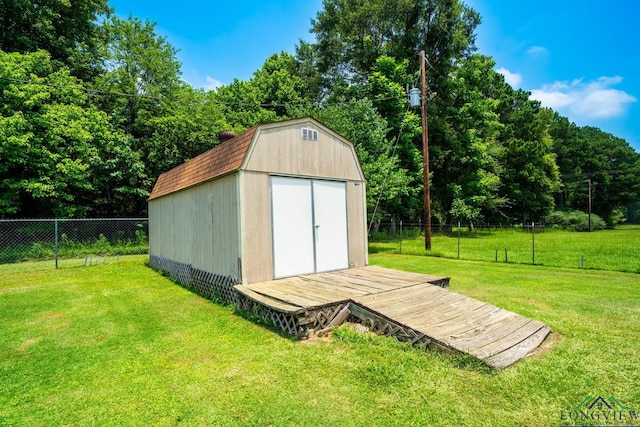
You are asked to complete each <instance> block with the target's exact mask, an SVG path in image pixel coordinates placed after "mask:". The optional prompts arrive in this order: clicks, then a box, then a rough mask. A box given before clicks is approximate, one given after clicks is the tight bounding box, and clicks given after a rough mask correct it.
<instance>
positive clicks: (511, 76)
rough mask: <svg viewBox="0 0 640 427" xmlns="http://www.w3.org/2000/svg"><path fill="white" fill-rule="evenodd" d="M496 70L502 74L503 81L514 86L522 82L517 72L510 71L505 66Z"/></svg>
mask: <svg viewBox="0 0 640 427" xmlns="http://www.w3.org/2000/svg"><path fill="white" fill-rule="evenodd" d="M496 72H498V73H500V74H502V75H503V76H504V81H505V82H507V83H509V84H510V85H511V86H512V87H514V88H518V86H520V83H522V76H521V75H520V74H518V73H512V72H511V71H509V70H507V69H506V68H498V69H497V70H496Z"/></svg>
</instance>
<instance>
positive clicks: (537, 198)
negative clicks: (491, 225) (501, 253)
mask: <svg viewBox="0 0 640 427" xmlns="http://www.w3.org/2000/svg"><path fill="white" fill-rule="evenodd" d="M529 95H530V94H529V93H528V92H525V91H522V90H518V91H512V92H511V93H510V94H509V96H505V97H503V98H502V99H501V121H502V123H503V124H504V128H503V131H502V133H501V141H502V144H503V146H504V157H503V159H502V163H503V165H504V168H505V172H504V174H503V184H504V186H505V190H506V191H505V193H506V195H507V197H508V198H509V203H510V209H509V210H508V211H507V215H508V216H509V217H511V218H513V219H519V220H521V221H522V223H523V224H524V223H527V222H529V221H541V220H542V219H543V218H544V217H545V216H546V215H547V214H548V213H549V212H551V210H552V209H553V208H554V205H555V200H554V195H555V194H556V193H557V192H558V190H559V188H560V175H559V172H558V166H557V164H556V155H555V153H554V152H553V140H552V138H551V135H550V134H549V127H550V125H551V122H552V120H553V111H552V110H550V109H545V108H540V104H539V102H537V101H532V100H530V99H529Z"/></svg>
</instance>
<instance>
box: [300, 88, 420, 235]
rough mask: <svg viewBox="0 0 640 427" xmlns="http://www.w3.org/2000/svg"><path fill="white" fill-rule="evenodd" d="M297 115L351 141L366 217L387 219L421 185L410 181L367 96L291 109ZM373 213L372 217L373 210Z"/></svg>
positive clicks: (377, 220)
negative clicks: (362, 186) (364, 188)
mask: <svg viewBox="0 0 640 427" xmlns="http://www.w3.org/2000/svg"><path fill="white" fill-rule="evenodd" d="M292 114H294V115H296V116H306V115H308V116H313V117H315V118H316V119H318V120H319V121H320V122H322V123H324V124H326V125H327V126H329V127H330V128H332V129H333V130H335V131H336V132H338V133H340V134H341V135H343V136H344V137H345V138H347V139H349V140H350V141H352V142H353V143H354V146H355V149H356V153H357V155H358V159H359V160H360V164H361V165H362V169H363V172H364V174H365V178H366V179H367V210H368V212H369V219H370V220H372V219H373V220H375V221H376V222H377V223H378V224H379V221H380V220H381V219H382V218H384V219H389V218H390V217H392V216H393V214H394V213H395V212H397V208H398V205H399V204H400V203H401V201H402V200H403V199H405V200H406V198H407V197H410V196H411V194H412V193H415V192H419V191H420V190H421V189H422V188H421V187H420V186H419V185H417V183H415V182H413V181H412V179H411V176H410V174H409V173H408V171H407V170H406V169H403V168H402V167H400V164H399V163H400V162H399V159H398V157H397V152H395V150H394V145H395V141H394V140H393V139H389V138H387V135H388V131H389V129H388V126H387V123H386V121H385V120H384V118H382V117H381V116H380V114H378V113H377V112H376V109H375V107H374V105H373V103H372V102H371V100H369V99H361V100H358V101H354V102H348V103H344V104H334V105H330V106H327V107H325V108H321V109H320V108H317V107H312V108H303V109H297V110H295V111H292ZM376 208H377V212H376V217H375V218H374V217H373V214H374V210H376Z"/></svg>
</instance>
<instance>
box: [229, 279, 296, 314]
mask: <svg viewBox="0 0 640 427" xmlns="http://www.w3.org/2000/svg"><path fill="white" fill-rule="evenodd" d="M235 289H236V290H237V291H238V292H239V293H240V294H242V295H243V296H244V297H246V298H249V299H250V300H253V301H255V302H257V303H258V304H262V305H266V306H268V307H271V308H273V309H276V310H279V311H282V312H284V313H298V312H300V311H302V310H303V307H300V306H298V305H294V304H288V303H285V302H282V301H278V300H276V299H274V298H270V297H268V296H265V295H261V294H259V293H256V292H253V291H252V290H251V289H248V288H246V287H244V286H240V285H239V286H235Z"/></svg>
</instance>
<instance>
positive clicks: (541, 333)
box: [484, 326, 551, 369]
mask: <svg viewBox="0 0 640 427" xmlns="http://www.w3.org/2000/svg"><path fill="white" fill-rule="evenodd" d="M549 333H551V329H549V327H548V326H544V327H542V328H540V329H539V330H538V331H537V332H535V333H534V334H532V335H530V336H529V337H528V338H527V339H525V340H523V341H521V342H519V343H518V344H516V345H514V346H513V347H511V348H509V349H508V350H505V351H503V352H502V353H500V354H497V355H495V356H491V357H488V358H486V359H484V362H485V363H487V364H488V365H490V366H492V367H494V368H497V369H501V368H506V367H507V366H511V365H513V364H514V363H516V362H517V361H518V360H520V359H522V358H523V357H526V356H527V355H528V354H530V353H531V352H533V351H534V350H535V349H536V348H538V347H539V346H540V344H542V342H543V341H544V340H545V338H546V337H547V335H549Z"/></svg>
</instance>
